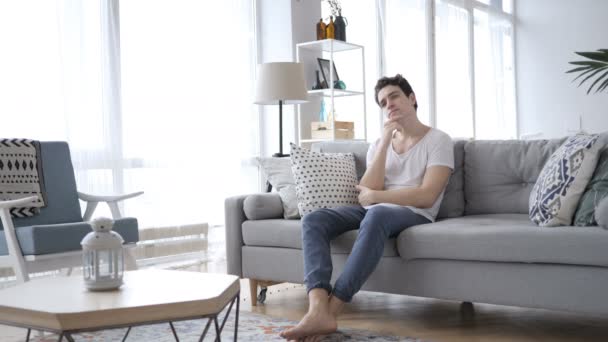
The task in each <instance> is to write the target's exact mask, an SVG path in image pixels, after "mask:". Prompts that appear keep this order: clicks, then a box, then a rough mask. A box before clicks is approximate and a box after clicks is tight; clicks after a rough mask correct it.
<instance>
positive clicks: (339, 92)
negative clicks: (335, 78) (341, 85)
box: [308, 89, 364, 97]
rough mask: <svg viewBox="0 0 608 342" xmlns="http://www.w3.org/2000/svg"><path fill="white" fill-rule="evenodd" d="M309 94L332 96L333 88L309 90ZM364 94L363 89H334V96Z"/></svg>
mask: <svg viewBox="0 0 608 342" xmlns="http://www.w3.org/2000/svg"><path fill="white" fill-rule="evenodd" d="M308 94H309V95H313V96H323V97H331V89H316V90H309V91H308ZM363 94H364V93H363V92H362V91H355V90H346V89H334V97H344V96H356V95H363Z"/></svg>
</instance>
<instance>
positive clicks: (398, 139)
mask: <svg viewBox="0 0 608 342" xmlns="http://www.w3.org/2000/svg"><path fill="white" fill-rule="evenodd" d="M375 95H376V103H378V105H379V106H380V108H382V112H383V114H384V116H385V120H386V121H385V123H384V129H383V132H382V136H381V137H380V138H379V139H378V140H377V141H376V142H375V143H374V144H372V145H371V146H370V148H369V150H368V153H367V170H366V171H365V174H364V175H363V178H361V182H360V184H359V185H358V186H357V189H358V190H359V203H360V204H361V206H349V207H339V208H333V209H320V210H317V211H314V212H312V213H310V214H308V215H306V216H304V218H303V220H302V239H303V244H302V246H303V250H304V273H305V274H304V282H305V284H306V288H307V291H308V298H309V310H308V313H307V314H306V315H305V316H304V318H302V320H301V321H300V323H299V324H298V325H297V326H296V327H294V328H291V329H287V330H285V331H283V332H281V336H282V337H284V338H286V339H288V340H302V339H304V340H306V341H308V340H312V341H314V340H317V339H318V336H321V335H325V334H330V333H332V332H334V331H336V330H337V315H338V313H339V312H340V310H341V309H342V307H343V306H344V303H348V302H350V301H351V299H352V297H353V295H354V294H355V293H357V292H358V291H359V290H360V289H361V286H363V284H364V283H365V281H366V280H367V278H368V277H369V276H370V274H371V273H372V272H373V271H374V269H375V268H376V266H377V265H378V262H379V261H380V258H381V257H382V252H383V249H384V243H385V241H386V240H387V239H389V238H392V237H396V236H397V235H399V233H400V232H401V231H403V230H404V229H406V228H408V227H411V226H414V225H419V224H424V223H429V222H433V221H434V220H435V216H437V212H438V211H439V206H440V204H441V200H442V198H443V192H444V190H445V187H446V185H447V183H448V180H449V177H450V174H451V172H452V170H453V168H454V149H453V144H452V140H451V138H450V137H449V136H448V135H447V134H445V133H444V132H442V131H440V130H438V129H435V128H431V127H429V126H426V125H424V124H423V123H421V122H420V121H419V120H418V117H417V113H416V110H417V108H418V104H417V102H416V95H415V94H414V91H413V90H412V87H411V86H410V84H409V83H408V81H407V80H406V79H405V78H403V77H402V76H401V75H399V74H398V75H396V76H395V77H383V78H381V79H380V80H378V83H377V84H376V88H375ZM357 228H358V229H359V234H358V236H357V240H356V242H355V244H354V245H353V248H352V251H351V253H350V255H349V256H348V259H347V261H346V265H345V266H344V270H343V272H342V274H341V275H340V277H339V278H338V279H337V280H336V283H335V284H334V286H333V288H332V287H331V285H330V280H331V272H332V264H331V252H330V241H331V240H332V239H334V238H335V237H337V236H339V235H340V234H342V233H344V232H346V231H348V230H352V229H357Z"/></svg>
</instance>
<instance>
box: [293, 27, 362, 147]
mask: <svg viewBox="0 0 608 342" xmlns="http://www.w3.org/2000/svg"><path fill="white" fill-rule="evenodd" d="M303 50H305V51H308V52H312V53H314V52H317V53H319V55H322V54H323V53H324V52H326V53H328V54H329V61H330V63H329V65H330V73H329V84H330V85H333V84H334V82H335V81H336V80H334V73H333V72H331V69H332V66H333V65H334V54H335V53H340V52H343V51H352V50H360V51H361V81H362V82H361V89H336V88H333V87H332V88H327V89H317V90H308V95H309V96H310V97H314V96H318V97H324V98H328V99H329V111H328V112H329V113H335V110H334V108H335V107H334V105H335V104H334V99H335V98H339V97H346V96H361V97H362V100H363V101H362V110H361V111H362V113H363V120H362V122H363V139H349V140H367V113H366V103H365V101H366V96H365V48H364V47H363V46H361V45H357V44H352V43H347V42H343V41H341V40H335V39H324V40H317V41H312V42H305V43H300V44H297V45H296V60H297V61H298V62H302V61H303V60H302V59H303V56H302V54H303V53H302V52H303ZM319 55H317V57H318V56H319ZM314 70H316V69H314ZM314 70H310V68H308V70H307V68H306V64H305V72H306V73H311V72H314ZM347 87H348V85H347ZM310 88H311V87H309V89H310ZM299 109H300V110H298V119H297V125H298V127H297V130H298V144H301V143H310V142H317V141H325V140H338V139H337V138H336V131H335V129H334V128H335V124H334V122H335V121H336V120H335V116H333V118H332V120H333V121H332V123H331V129H332V131H333V132H332V135H333V137H334V138H333V139H302V127H301V125H302V105H299ZM358 129H360V128H358V127H356V126H355V132H356V131H357V130H358Z"/></svg>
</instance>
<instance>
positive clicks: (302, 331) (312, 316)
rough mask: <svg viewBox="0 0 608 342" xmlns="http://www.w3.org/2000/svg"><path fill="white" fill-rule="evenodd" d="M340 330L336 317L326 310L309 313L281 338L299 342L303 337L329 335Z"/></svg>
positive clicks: (283, 332)
mask: <svg viewBox="0 0 608 342" xmlns="http://www.w3.org/2000/svg"><path fill="white" fill-rule="evenodd" d="M336 330H338V324H337V322H336V317H335V316H334V315H332V314H330V313H329V312H328V311H325V310H314V311H310V312H308V313H307V314H306V315H305V316H304V318H302V320H301V321H300V323H298V325H296V326H295V327H293V328H291V329H287V330H284V331H282V332H281V333H280V336H281V337H283V338H285V339H288V340H298V339H301V338H303V337H308V336H317V335H327V334H331V333H333V332H335V331H336Z"/></svg>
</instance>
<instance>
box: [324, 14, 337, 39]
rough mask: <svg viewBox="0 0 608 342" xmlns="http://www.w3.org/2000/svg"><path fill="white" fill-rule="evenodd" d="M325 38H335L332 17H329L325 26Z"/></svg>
mask: <svg viewBox="0 0 608 342" xmlns="http://www.w3.org/2000/svg"><path fill="white" fill-rule="evenodd" d="M325 38H327V39H335V38H336V28H335V26H334V17H332V16H330V17H329V24H327V27H326V28H325Z"/></svg>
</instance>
